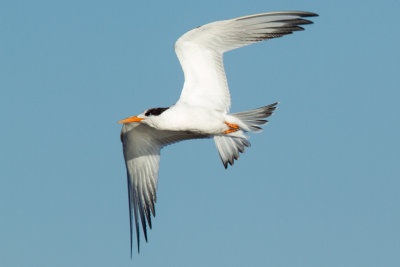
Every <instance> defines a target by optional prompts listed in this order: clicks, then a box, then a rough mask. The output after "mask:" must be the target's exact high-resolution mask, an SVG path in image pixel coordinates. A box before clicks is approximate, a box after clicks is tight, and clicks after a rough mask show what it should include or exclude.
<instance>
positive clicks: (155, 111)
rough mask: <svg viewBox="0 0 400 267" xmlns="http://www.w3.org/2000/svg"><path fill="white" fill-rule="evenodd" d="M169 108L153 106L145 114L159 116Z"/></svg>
mask: <svg viewBox="0 0 400 267" xmlns="http://www.w3.org/2000/svg"><path fill="white" fill-rule="evenodd" d="M167 109H169V108H151V109H149V110H147V111H146V113H145V114H144V115H145V116H150V115H152V116H158V115H160V114H161V113H163V112H164V111H166V110H167Z"/></svg>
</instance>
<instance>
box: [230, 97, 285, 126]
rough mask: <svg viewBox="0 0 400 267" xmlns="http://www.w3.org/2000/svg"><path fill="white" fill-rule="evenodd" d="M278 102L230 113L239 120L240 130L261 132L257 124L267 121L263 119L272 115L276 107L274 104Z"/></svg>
mask: <svg viewBox="0 0 400 267" xmlns="http://www.w3.org/2000/svg"><path fill="white" fill-rule="evenodd" d="M278 104H279V103H278V102H276V103H273V104H271V105H268V106H265V107H261V108H256V109H253V110H247V111H242V112H238V113H233V114H230V115H231V116H233V117H236V118H237V119H239V120H240V122H241V125H239V126H240V128H241V129H242V130H244V131H246V132H261V131H262V129H261V127H259V126H260V125H264V124H266V123H267V122H268V121H267V120H264V119H265V118H268V117H269V116H271V115H272V113H273V112H274V110H275V109H276V105H278Z"/></svg>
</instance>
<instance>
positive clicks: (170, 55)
mask: <svg viewBox="0 0 400 267" xmlns="http://www.w3.org/2000/svg"><path fill="white" fill-rule="evenodd" d="M280 10H304V11H312V12H316V13H318V14H319V15H320V16H319V17H317V18H313V20H314V22H315V24H313V25H308V26H306V31H304V32H297V33H295V34H293V35H290V36H285V37H283V38H279V39H274V40H271V41H268V42H264V43H260V44H256V45H252V46H249V47H245V48H242V49H239V50H235V51H233V52H229V53H227V54H226V55H225V66H226V72H227V76H228V81H229V85H230V89H231V93H232V111H233V112H238V111H242V110H247V109H252V108H256V107H259V106H263V105H267V104H270V103H273V102H275V101H280V102H281V103H280V105H279V109H278V110H277V112H276V113H275V115H274V116H273V117H271V119H270V121H271V123H270V124H268V125H266V127H265V128H264V129H265V130H264V132H263V133H261V134H254V135H252V137H251V142H252V147H251V148H249V149H248V150H247V151H246V153H245V154H243V155H242V156H241V158H240V160H239V161H238V162H236V164H235V166H233V167H230V168H228V170H225V169H224V168H223V166H222V163H221V161H220V159H219V156H218V153H217V150H216V148H215V145H214V142H213V141H212V140H196V141H190V142H182V143H179V144H176V145H173V146H170V147H167V148H166V149H164V150H163V151H162V153H161V155H162V157H161V169H160V179H159V188H158V203H157V206H156V210H157V216H156V218H155V219H154V221H153V230H151V231H150V232H149V243H147V244H146V243H144V242H143V243H142V246H141V253H140V254H139V255H137V253H135V252H136V247H134V254H133V258H132V260H131V259H130V252H129V250H130V245H129V218H128V197H127V189H126V176H125V175H126V173H125V166H124V162H123V156H122V148H121V143H120V140H119V133H120V128H121V125H119V124H117V123H116V122H117V121H118V120H120V119H122V118H125V117H127V116H130V115H136V114H139V113H141V112H142V111H143V110H145V109H146V108H149V107H157V106H169V105H171V104H174V103H175V101H176V100H177V99H178V97H179V94H180V91H181V88H182V84H183V74H182V71H181V69H180V65H179V62H178V60H177V58H176V56H175V53H174V50H173V45H174V42H175V40H176V39H177V38H178V37H179V36H180V35H182V34H183V33H185V32H186V31H188V30H190V29H191V28H193V27H196V26H200V25H203V24H205V23H208V22H212V21H215V20H222V19H230V18H235V17H238V16H243V15H249V14H253V13H260V12H266V11H280ZM399 11H400V1H399V0H384V1H371V0H366V1H365V0H364V1H361V0H359V1H347V0H338V1H316V0H303V1H294V0H279V1H233V0H226V1H215V0H203V1H176V0H171V1H158V2H155V1H50V0H49V1H44V0H38V1H2V2H1V3H0V40H1V41H0V120H1V131H0V135H1V138H0V148H1V153H0V266H29V267H30V266H41V267H45V266H49V267H50V266H51V267H54V266H307V267H312V266H315V267H321V266H326V267H331V266H332V267H334V266H335V267H336V266H341V267H345V266H349V267H353V266H363V267H367V266H400V255H399V251H400V228H399V225H400V210H399V203H400V196H399V188H400V181H399V179H400V167H399V163H400V161H399V159H400V155H399V154H400V152H399V151H400V141H399V136H400V119H399V115H400V114H399V99H400V85H399V70H400V52H399V47H400V35H399V27H398V26H399V14H398V13H399Z"/></svg>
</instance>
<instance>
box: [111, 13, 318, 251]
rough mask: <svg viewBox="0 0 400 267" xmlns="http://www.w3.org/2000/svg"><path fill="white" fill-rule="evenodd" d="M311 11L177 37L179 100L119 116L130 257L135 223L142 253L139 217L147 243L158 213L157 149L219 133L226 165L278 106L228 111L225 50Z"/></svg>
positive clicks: (295, 24) (284, 30)
mask: <svg viewBox="0 0 400 267" xmlns="http://www.w3.org/2000/svg"><path fill="white" fill-rule="evenodd" d="M314 16H318V15H317V14H315V13H311V12H303V11H289V12H287V11H285V12H269V13H260V14H255V15H249V16H244V17H239V18H235V19H230V20H222V21H216V22H212V23H209V24H206V25H203V26H201V27H197V28H195V29H193V30H191V31H188V32H187V33H185V34H184V35H182V36H181V37H180V38H179V39H178V40H177V41H176V43H175V52H176V54H177V56H178V59H179V61H180V64H181V66H182V69H183V72H184V77H185V82H184V85H183V89H182V92H181V95H180V98H179V100H178V102H176V104H174V105H172V106H170V107H157V108H150V109H147V110H145V111H144V112H143V113H141V114H139V115H137V116H133V117H129V118H126V119H124V120H121V121H119V123H123V126H122V132H121V141H122V146H123V153H124V158H125V165H126V169H127V177H128V178H127V180H128V198H129V218H130V242H131V256H132V243H133V241H132V239H133V221H134V222H135V228H136V240H137V247H138V252H139V245H140V244H139V235H140V233H139V222H138V221H139V217H140V221H141V224H142V228H143V234H144V238H145V240H146V242H147V225H148V226H149V228H150V229H151V215H153V217H154V216H155V209H154V204H155V202H156V190H157V182H158V170H159V161H160V150H161V149H162V148H163V147H164V146H167V145H170V144H172V143H176V142H180V141H183V140H189V139H197V138H214V141H215V144H216V146H217V149H218V152H219V156H220V157H221V160H222V163H223V165H224V167H225V168H227V167H228V164H230V165H233V163H234V160H237V159H238V158H239V153H243V152H244V150H245V147H248V146H249V145H250V143H249V141H248V136H247V135H246V133H248V132H260V131H261V130H262V129H261V127H260V126H261V125H264V124H266V123H267V122H268V121H267V120H265V118H267V117H269V116H270V115H271V114H272V112H273V111H274V110H275V109H276V105H277V104H278V103H274V104H271V105H268V106H264V107H260V108H257V109H253V110H249V111H243V112H239V113H229V109H230V106H231V100H230V93H229V88H228V83H227V79H226V75H225V71H224V64H223V54H224V52H227V51H229V50H233V49H236V48H239V47H243V46H246V45H250V44H253V43H257V42H260V41H264V40H268V39H272V38H277V37H281V36H283V35H287V34H291V33H293V32H294V31H300V30H304V28H302V27H301V26H299V25H305V24H312V22H311V21H310V20H308V19H305V18H308V17H314Z"/></svg>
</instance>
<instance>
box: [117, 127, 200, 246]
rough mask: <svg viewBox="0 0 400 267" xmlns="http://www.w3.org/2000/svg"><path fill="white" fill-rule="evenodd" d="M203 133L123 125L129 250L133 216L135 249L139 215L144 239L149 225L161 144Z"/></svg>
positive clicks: (122, 138) (154, 196)
mask: <svg viewBox="0 0 400 267" xmlns="http://www.w3.org/2000/svg"><path fill="white" fill-rule="evenodd" d="M205 137H206V136H201V135H198V134H194V133H190V132H177V131H176V132H175V131H159V130H156V129H154V128H152V127H150V126H147V125H146V124H139V123H129V124H124V125H123V127H122V131H121V141H122V146H123V151H124V158H125V164H126V170H127V181H128V198H129V219H130V235H131V253H132V236H133V232H132V230H133V229H132V228H133V220H135V227H136V237H137V245H138V251H139V216H140V220H141V222H142V227H143V233H144V237H145V240H146V242H147V225H148V226H149V227H150V229H151V213H152V214H153V217H154V216H155V209H154V203H155V202H156V190H157V182H158V167H159V161H160V150H161V148H162V147H164V146H166V145H169V144H172V143H175V142H179V141H182V140H186V139H194V138H205ZM132 213H133V215H134V216H132Z"/></svg>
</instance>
